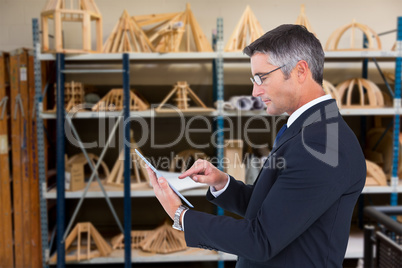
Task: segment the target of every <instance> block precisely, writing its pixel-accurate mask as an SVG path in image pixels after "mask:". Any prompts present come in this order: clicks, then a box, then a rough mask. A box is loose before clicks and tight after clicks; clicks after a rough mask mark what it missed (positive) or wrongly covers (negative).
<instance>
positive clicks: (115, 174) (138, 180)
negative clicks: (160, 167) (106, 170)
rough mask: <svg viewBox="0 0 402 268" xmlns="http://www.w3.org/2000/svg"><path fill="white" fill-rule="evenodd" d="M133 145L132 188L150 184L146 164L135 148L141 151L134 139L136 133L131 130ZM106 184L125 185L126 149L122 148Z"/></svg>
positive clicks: (131, 154)
mask: <svg viewBox="0 0 402 268" xmlns="http://www.w3.org/2000/svg"><path fill="white" fill-rule="evenodd" d="M130 135H131V141H130V142H131V146H130V157H131V160H132V161H131V164H132V166H131V167H130V174H131V188H132V189H135V188H139V187H143V186H149V178H148V172H147V169H146V164H145V162H144V160H142V159H141V158H140V157H139V156H138V155H137V154H136V153H135V151H134V150H135V149H137V150H138V151H140V152H141V150H140V148H139V147H138V146H137V144H136V142H135V141H134V133H133V132H132V131H131V132H130ZM141 153H142V152H141ZM106 184H109V185H116V186H121V187H123V186H124V150H121V152H120V154H119V156H118V158H117V160H116V163H115V164H114V166H113V169H112V171H111V172H110V175H109V177H108V178H107V180H106Z"/></svg>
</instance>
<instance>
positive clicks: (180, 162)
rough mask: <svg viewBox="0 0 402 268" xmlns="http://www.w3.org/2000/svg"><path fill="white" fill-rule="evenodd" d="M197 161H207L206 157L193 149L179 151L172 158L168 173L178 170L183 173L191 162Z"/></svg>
mask: <svg viewBox="0 0 402 268" xmlns="http://www.w3.org/2000/svg"><path fill="white" fill-rule="evenodd" d="M197 159H207V155H206V154H205V153H203V152H201V151H199V150H194V149H188V150H184V151H181V152H179V153H178V154H176V156H175V157H174V158H173V161H172V162H171V164H170V168H169V171H170V172H175V171H176V169H177V168H179V170H180V172H184V171H185V170H187V169H188V168H189V167H190V166H191V164H192V162H195V161H196V160H197Z"/></svg>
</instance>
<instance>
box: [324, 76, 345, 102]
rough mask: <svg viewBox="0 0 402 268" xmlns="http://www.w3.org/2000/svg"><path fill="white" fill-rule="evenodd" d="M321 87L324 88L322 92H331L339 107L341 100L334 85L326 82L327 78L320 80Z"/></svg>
mask: <svg viewBox="0 0 402 268" xmlns="http://www.w3.org/2000/svg"><path fill="white" fill-rule="evenodd" d="M322 88H323V89H324V92H325V93H326V94H331V96H332V98H333V99H334V100H336V104H337V105H338V108H341V106H342V101H341V96H340V95H339V93H338V90H337V89H336V87H335V86H334V85H333V84H331V83H330V82H328V81H327V80H323V81H322Z"/></svg>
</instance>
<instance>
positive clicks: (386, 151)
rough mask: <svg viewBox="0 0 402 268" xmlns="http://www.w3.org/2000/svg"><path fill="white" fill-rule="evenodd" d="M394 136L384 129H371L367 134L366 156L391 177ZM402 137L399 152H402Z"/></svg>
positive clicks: (401, 170)
mask: <svg viewBox="0 0 402 268" xmlns="http://www.w3.org/2000/svg"><path fill="white" fill-rule="evenodd" d="M393 140H394V138H393V134H392V131H386V129H385V128H383V127H375V128H372V129H370V130H369V131H368V132H367V134H366V149H365V150H364V155H365V157H366V159H367V160H370V161H372V162H374V163H375V164H377V165H378V166H380V167H381V168H382V170H383V171H384V173H385V174H386V175H387V176H388V177H390V176H391V173H392V164H393V157H394V156H393V144H394V142H393ZM401 141H402V139H401V137H399V150H400V151H402V144H401ZM400 175H402V157H401V156H399V161H398V176H400Z"/></svg>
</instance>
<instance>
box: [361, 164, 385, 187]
mask: <svg viewBox="0 0 402 268" xmlns="http://www.w3.org/2000/svg"><path fill="white" fill-rule="evenodd" d="M366 165H367V177H366V184H365V186H387V178H386V176H385V173H384V171H383V170H382V169H381V168H380V167H379V166H378V165H377V164H375V163H374V162H371V161H369V160H367V159H366Z"/></svg>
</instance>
